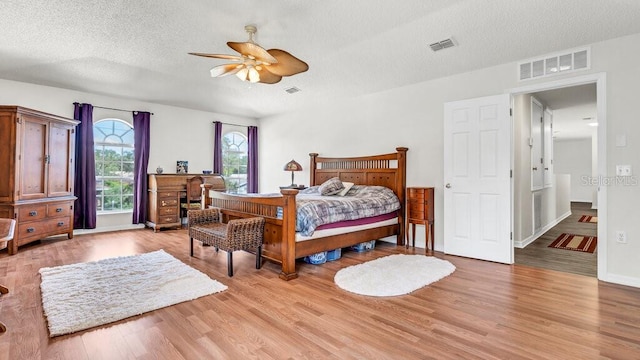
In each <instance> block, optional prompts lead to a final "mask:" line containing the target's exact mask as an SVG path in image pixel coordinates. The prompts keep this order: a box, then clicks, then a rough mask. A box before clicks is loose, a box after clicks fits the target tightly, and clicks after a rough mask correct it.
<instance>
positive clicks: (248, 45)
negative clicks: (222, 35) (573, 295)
mask: <svg viewBox="0 0 640 360" xmlns="http://www.w3.org/2000/svg"><path fill="white" fill-rule="evenodd" d="M227 45H229V47H230V48H232V49H233V50H235V51H237V52H239V53H240V54H242V55H245V56H249V55H250V56H253V57H254V58H255V59H256V60H259V61H262V62H265V63H269V64H273V63H275V62H278V60H276V58H274V57H273V56H271V54H269V53H268V52H267V50H265V49H263V48H262V47H261V46H260V45H257V44H254V43H252V42H232V41H229V42H227Z"/></svg>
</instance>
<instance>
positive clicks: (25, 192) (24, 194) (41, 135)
mask: <svg viewBox="0 0 640 360" xmlns="http://www.w3.org/2000/svg"><path fill="white" fill-rule="evenodd" d="M48 127H49V122H48V121H46V120H41V119H39V118H36V117H31V116H27V115H21V116H20V119H19V126H18V128H19V129H20V130H19V131H20V134H19V135H18V137H19V139H18V141H20V142H21V144H20V147H19V148H20V155H19V157H18V161H19V162H20V172H19V173H20V175H19V176H20V180H19V189H20V193H19V194H18V197H19V198H20V199H22V200H29V199H40V198H45V197H47V188H46V184H47V183H46V167H47V164H46V162H47V158H46V156H47V138H48Z"/></svg>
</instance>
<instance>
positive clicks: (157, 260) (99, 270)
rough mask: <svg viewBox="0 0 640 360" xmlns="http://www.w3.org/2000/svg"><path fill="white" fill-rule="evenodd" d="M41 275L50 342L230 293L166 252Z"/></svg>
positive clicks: (42, 271)
mask: <svg viewBox="0 0 640 360" xmlns="http://www.w3.org/2000/svg"><path fill="white" fill-rule="evenodd" d="M39 272H40V276H41V279H42V282H41V283H40V290H41V291H42V307H43V309H44V314H45V316H46V317H47V322H48V324H49V336H50V337H54V336H58V335H63V334H68V333H72V332H75V331H80V330H84V329H88V328H91V327H94V326H98V325H103V324H107V323H110V322H114V321H118V320H121V319H125V318H128V317H130V316H134V315H139V314H142V313H145V312H147V311H152V310H156V309H160V308H163V307H165V306H169V305H174V304H177V303H180V302H183V301H187V300H193V299H196V298H199V297H201V296H205V295H209V294H213V293H217V292H220V291H224V290H226V289H227V287H226V286H225V285H223V284H221V283H219V282H218V281H216V280H212V279H211V278H209V277H208V276H207V275H205V274H203V273H202V272H200V271H198V270H196V269H194V268H192V267H190V266H188V265H186V264H184V263H182V262H181V261H180V260H178V259H176V258H174V257H173V256H171V255H169V254H167V253H166V252H164V250H158V251H154V252H150V253H146V254H141V255H132V256H121V257H115V258H109V259H104V260H99V261H93V262H87V263H79V264H71V265H63V266H56V267H47V268H41V269H40V271H39Z"/></svg>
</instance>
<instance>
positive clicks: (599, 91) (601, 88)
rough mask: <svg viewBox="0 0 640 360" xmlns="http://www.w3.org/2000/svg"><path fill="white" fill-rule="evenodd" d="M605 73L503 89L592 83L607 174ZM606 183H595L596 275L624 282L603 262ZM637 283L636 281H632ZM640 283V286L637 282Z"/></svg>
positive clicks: (602, 168) (602, 172)
mask: <svg viewBox="0 0 640 360" xmlns="http://www.w3.org/2000/svg"><path fill="white" fill-rule="evenodd" d="M606 80H607V74H606V73H604V72H600V73H594V74H587V75H582V76H574V77H568V78H565V79H561V80H556V81H549V82H544V83H539V84H532V85H527V86H521V87H517V88H513V89H507V90H505V93H510V94H511V95H520V94H528V93H534V92H538V91H545V90H553V89H559V88H564V87H570V86H578V85H585V84H594V83H595V84H596V98H597V109H598V177H601V178H605V177H606V175H607V97H606V95H607V81H606ZM607 207H608V204H607V187H606V186H598V255H597V256H598V279H599V280H602V281H609V282H615V283H620V284H624V285H626V284H627V283H628V281H629V279H628V278H624V277H621V276H617V275H613V274H610V273H609V270H608V265H607V253H608V251H607V249H608V246H609V241H608V238H607V233H608V229H607ZM635 282H636V283H637V281H635ZM639 287H640V286H639Z"/></svg>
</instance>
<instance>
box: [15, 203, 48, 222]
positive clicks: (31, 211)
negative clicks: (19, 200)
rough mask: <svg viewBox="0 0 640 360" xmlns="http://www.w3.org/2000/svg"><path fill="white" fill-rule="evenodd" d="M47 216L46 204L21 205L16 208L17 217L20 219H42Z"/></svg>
mask: <svg viewBox="0 0 640 360" xmlns="http://www.w3.org/2000/svg"><path fill="white" fill-rule="evenodd" d="M45 217H47V205H30V206H21V207H20V208H19V209H18V219H20V222H22V221H32V220H42V219H44V218H45Z"/></svg>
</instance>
